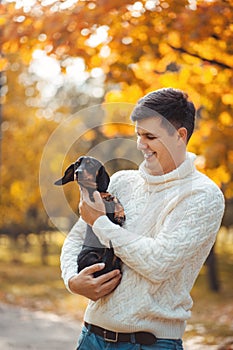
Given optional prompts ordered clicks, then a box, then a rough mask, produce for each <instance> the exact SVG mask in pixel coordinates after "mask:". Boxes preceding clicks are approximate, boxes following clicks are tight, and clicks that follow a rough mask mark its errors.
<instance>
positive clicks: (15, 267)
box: [0, 231, 233, 345]
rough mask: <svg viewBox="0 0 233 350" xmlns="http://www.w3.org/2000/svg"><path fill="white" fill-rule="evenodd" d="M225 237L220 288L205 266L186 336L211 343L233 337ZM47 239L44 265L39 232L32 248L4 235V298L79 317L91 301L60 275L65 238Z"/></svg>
mask: <svg viewBox="0 0 233 350" xmlns="http://www.w3.org/2000/svg"><path fill="white" fill-rule="evenodd" d="M224 235H225V232H224V231H222V232H220V234H219V239H218V241H217V245H216V248H217V250H216V252H217V258H218V260H217V262H218V274H219V279H220V285H221V288H220V291H219V292H218V293H215V292H212V291H210V289H209V286H208V281H207V276H206V267H203V269H202V270H201V273H200V275H199V277H198V279H197V281H196V283H195V285H194V288H193V290H192V293H191V294H192V298H193V300H194V307H193V310H192V318H191V319H190V320H189V322H188V325H187V330H186V333H185V337H184V339H189V338H190V337H193V336H195V337H196V336H199V337H201V338H202V340H203V342H204V343H205V344H207V345H211V344H220V343H223V342H224V339H227V338H228V337H232V336H233V317H232V315H233V240H230V241H227V239H228V238H229V237H228V236H226V237H225V236H224ZM46 240H47V241H48V242H49V244H48V258H47V265H46V266H44V265H42V264H41V260H42V259H41V248H40V244H39V243H38V237H37V236H35V235H31V236H30V237H29V244H30V246H29V247H28V245H27V244H26V246H25V242H24V240H23V239H20V240H19V242H18V243H17V244H15V243H12V242H10V241H9V240H8V239H7V238H5V237H1V238H0V248H1V255H0V284H1V290H0V301H1V302H4V303H9V304H14V305H20V306H24V307H27V308H30V309H34V310H42V311H50V312H55V313H57V314H59V315H66V316H69V317H71V318H74V319H77V320H80V321H81V320H82V317H83V313H84V310H85V307H86V305H87V299H86V298H84V297H81V296H77V295H72V294H70V293H69V292H68V291H67V290H66V289H65V287H64V284H63V281H62V280H61V276H60V275H61V272H60V267H59V255H60V250H61V246H62V243H63V240H64V236H63V235H62V234H61V233H52V234H49V235H48V237H46Z"/></svg>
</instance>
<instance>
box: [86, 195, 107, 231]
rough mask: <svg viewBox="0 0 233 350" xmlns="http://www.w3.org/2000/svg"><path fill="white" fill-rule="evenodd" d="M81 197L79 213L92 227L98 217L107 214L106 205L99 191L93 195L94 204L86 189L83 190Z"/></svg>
mask: <svg viewBox="0 0 233 350" xmlns="http://www.w3.org/2000/svg"><path fill="white" fill-rule="evenodd" d="M81 197H82V198H81V201H80V204H79V212H80V214H81V217H82V218H83V220H84V221H86V223H87V224H88V225H90V226H92V225H93V224H94V222H95V220H96V219H98V217H100V216H102V215H105V214H106V210H105V205H104V203H103V200H102V198H101V196H100V194H99V192H97V191H95V192H94V193H93V197H94V202H92V201H91V200H90V198H89V194H88V191H87V190H86V189H85V188H83V189H82V192H81Z"/></svg>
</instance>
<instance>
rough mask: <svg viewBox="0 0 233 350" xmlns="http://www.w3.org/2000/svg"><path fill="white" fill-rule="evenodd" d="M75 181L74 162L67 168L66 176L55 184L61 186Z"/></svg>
mask: <svg viewBox="0 0 233 350" xmlns="http://www.w3.org/2000/svg"><path fill="white" fill-rule="evenodd" d="M70 181H74V163H72V164H71V165H70V166H69V167H68V168H67V169H66V170H65V174H64V176H63V177H62V178H61V179H59V180H57V181H56V182H54V185H57V186H60V185H64V184H67V182H70Z"/></svg>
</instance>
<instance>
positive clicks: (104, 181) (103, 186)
mask: <svg viewBox="0 0 233 350" xmlns="http://www.w3.org/2000/svg"><path fill="white" fill-rule="evenodd" d="M109 181H110V178H109V175H108V173H107V172H106V170H105V167H104V166H103V165H102V166H101V167H100V168H99V171H98V174H97V176H96V185H97V191H99V192H106V191H107V188H108V185H109Z"/></svg>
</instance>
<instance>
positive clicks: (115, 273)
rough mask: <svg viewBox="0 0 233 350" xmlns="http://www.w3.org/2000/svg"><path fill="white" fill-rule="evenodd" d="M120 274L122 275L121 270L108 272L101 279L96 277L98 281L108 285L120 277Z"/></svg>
mask: <svg viewBox="0 0 233 350" xmlns="http://www.w3.org/2000/svg"><path fill="white" fill-rule="evenodd" d="M120 274H121V273H120V270H113V271H110V272H107V273H105V274H103V275H101V276H99V277H96V279H97V280H98V282H100V283H101V284H103V283H106V282H108V281H109V280H111V279H113V278H115V277H119V276H120Z"/></svg>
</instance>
